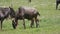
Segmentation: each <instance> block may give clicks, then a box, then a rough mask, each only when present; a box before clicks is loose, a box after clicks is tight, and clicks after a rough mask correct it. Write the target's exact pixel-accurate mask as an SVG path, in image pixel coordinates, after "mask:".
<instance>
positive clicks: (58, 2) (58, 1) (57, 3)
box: [56, 0, 60, 9]
mask: <svg viewBox="0 0 60 34" xmlns="http://www.w3.org/2000/svg"><path fill="white" fill-rule="evenodd" d="M59 4H60V0H56V9H57V8H58V5H59Z"/></svg>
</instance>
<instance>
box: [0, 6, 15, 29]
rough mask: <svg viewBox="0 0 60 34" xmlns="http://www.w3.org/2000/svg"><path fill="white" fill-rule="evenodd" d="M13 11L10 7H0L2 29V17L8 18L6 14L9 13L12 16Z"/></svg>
mask: <svg viewBox="0 0 60 34" xmlns="http://www.w3.org/2000/svg"><path fill="white" fill-rule="evenodd" d="M14 14H15V13H14V11H13V9H12V8H11V7H5V8H4V7H0V25H1V29H2V23H3V21H4V19H6V18H8V16H9V15H10V17H12V18H13V17H14Z"/></svg>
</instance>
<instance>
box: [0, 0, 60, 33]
mask: <svg viewBox="0 0 60 34" xmlns="http://www.w3.org/2000/svg"><path fill="white" fill-rule="evenodd" d="M11 3H12V4H13V8H14V10H17V9H18V7H20V6H31V7H35V8H36V9H37V10H38V11H39V13H40V14H41V16H40V17H39V19H40V20H41V21H40V22H39V24H40V27H39V28H35V26H34V28H30V21H28V20H26V21H25V22H26V29H24V28H23V25H22V24H23V22H22V20H19V25H18V27H17V29H15V30H14V29H13V28H12V25H11V24H12V23H11V20H9V19H8V20H4V22H3V30H2V31H1V30H0V34H60V10H56V9H55V0H32V2H31V3H29V2H28V0H0V6H10V5H11ZM59 8H60V6H59Z"/></svg>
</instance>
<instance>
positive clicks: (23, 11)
mask: <svg viewBox="0 0 60 34" xmlns="http://www.w3.org/2000/svg"><path fill="white" fill-rule="evenodd" d="M38 15H40V14H39V12H38V11H37V10H36V9H35V8H31V7H25V6H21V7H19V8H18V11H17V12H16V15H15V19H14V20H13V21H12V25H13V28H14V29H15V28H16V26H17V24H18V20H23V26H24V28H26V26H25V19H27V20H31V27H32V25H33V24H34V21H35V22H36V27H38V22H39V20H38V19H37V16H38Z"/></svg>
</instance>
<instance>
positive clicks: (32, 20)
mask: <svg viewBox="0 0 60 34" xmlns="http://www.w3.org/2000/svg"><path fill="white" fill-rule="evenodd" d="M33 25H34V19H31V25H30V27H31V28H32V26H33Z"/></svg>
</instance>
